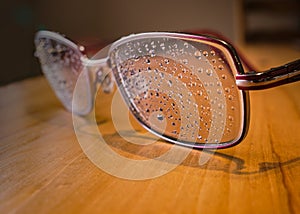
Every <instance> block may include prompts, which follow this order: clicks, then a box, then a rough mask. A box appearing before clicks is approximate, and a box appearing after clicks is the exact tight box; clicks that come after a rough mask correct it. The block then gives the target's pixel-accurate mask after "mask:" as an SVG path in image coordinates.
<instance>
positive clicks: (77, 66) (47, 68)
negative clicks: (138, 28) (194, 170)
mask: <svg viewBox="0 0 300 214" xmlns="http://www.w3.org/2000/svg"><path fill="white" fill-rule="evenodd" d="M35 45H36V56H37V57H38V58H39V60H40V63H41V67H42V71H43V73H44V75H45V76H46V78H47V79H48V81H49V83H50V85H51V87H52V88H53V90H54V91H55V93H56V95H57V97H58V98H59V99H60V101H61V102H62V103H63V105H64V106H65V108H66V109H67V110H69V111H73V112H74V113H75V114H78V115H86V114H88V113H89V112H90V111H91V110H92V108H93V99H94V98H93V97H94V96H93V95H94V94H95V93H96V90H95V85H96V84H100V85H101V87H102V89H103V90H104V91H105V92H111V91H112V90H113V83H114V82H116V85H117V87H118V89H119V91H120V92H121V95H122V97H123V99H124V100H125V102H126V104H127V106H128V108H129V109H130V111H131V113H132V114H133V116H134V117H135V118H136V119H137V120H138V121H139V122H140V124H141V125H142V126H143V127H144V128H145V129H147V130H148V131H150V132H152V133H154V134H156V135H158V136H159V137H161V138H163V139H164V140H166V141H168V142H172V143H176V144H179V145H183V146H188V147H194V148H210V149H219V148H228V147H231V146H234V145H236V144H238V143H239V142H241V141H242V139H243V138H244V137H245V135H246V133H247V130H248V124H249V99H248V93H247V90H253V89H266V88H269V87H274V86H278V85H282V84H286V83H290V82H294V81H298V80H300V60H296V61H294V62H291V63H288V64H286V65H283V66H280V67H276V68H272V69H270V70H267V71H264V72H256V71H251V72H249V73H245V72H244V70H243V66H242V63H241V60H240V58H239V56H238V54H237V52H236V50H235V49H234V48H233V47H232V46H231V45H230V44H229V43H227V42H225V41H223V40H221V39H218V38H214V37H210V36H205V35H191V34H180V33H163V32H158V33H141V34H133V35H130V36H127V37H123V38H121V39H120V40H117V41H116V42H114V43H112V44H111V45H110V46H109V48H108V51H107V55H106V56H104V57H103V58H100V59H89V58H88V57H87V55H86V53H85V49H84V47H83V46H79V45H76V44H75V43H74V42H72V41H71V40H69V39H67V38H66V37H64V36H62V35H60V34H57V33H54V32H50V31H39V32H38V33H37V34H36V37H35ZM80 74H81V75H84V80H83V82H81V83H78V81H77V80H78V76H79V75H80ZM76 84H80V85H81V86H80V91H81V95H80V99H81V101H80V102H79V104H78V105H76V104H75V105H73V109H72V99H73V92H74V87H75V85H76Z"/></svg>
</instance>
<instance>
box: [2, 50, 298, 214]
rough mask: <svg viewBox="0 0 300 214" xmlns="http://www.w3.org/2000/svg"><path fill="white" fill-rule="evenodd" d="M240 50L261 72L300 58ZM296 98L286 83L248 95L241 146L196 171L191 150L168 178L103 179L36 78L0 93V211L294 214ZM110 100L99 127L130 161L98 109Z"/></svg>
mask: <svg viewBox="0 0 300 214" xmlns="http://www.w3.org/2000/svg"><path fill="white" fill-rule="evenodd" d="M242 49H243V51H244V52H246V51H247V52H248V53H249V55H250V59H252V61H254V64H256V65H257V66H258V67H259V68H260V69H265V68H267V67H268V66H271V65H273V66H277V65H279V64H280V63H285V62H287V61H291V60H294V59H296V58H298V57H299V56H300V54H299V53H300V52H299V51H297V50H293V49H291V48H289V47H286V46H282V47H281V46H280V47H272V46H268V47H266V46H249V47H243V48H242ZM299 91H300V84H299V83H293V84H290V85H286V86H281V87H278V88H274V89H268V90H264V91H255V92H251V93H250V99H251V117H250V119H251V123H250V129H249V133H248V136H247V137H246V139H245V140H244V141H243V142H242V143H241V144H240V145H238V146H236V147H233V148H230V149H225V150H218V151H216V152H215V153H214V155H213V156H211V158H210V159H209V161H208V162H207V163H206V164H204V165H199V164H198V159H199V156H200V155H203V152H201V151H198V150H193V151H192V152H191V153H190V154H189V156H188V157H187V158H186V159H185V160H184V161H183V163H182V164H180V165H179V166H178V167H177V168H175V169H174V170H173V171H171V172H169V173H167V174H166V175H164V176H161V177H158V178H156V179H150V180H144V181H132V180H125V179H120V178H117V177H114V176H112V175H109V174H107V173H105V172H103V171H102V170H100V169H99V168H97V167H96V166H95V165H94V164H93V163H92V162H91V161H90V160H89V159H88V158H87V157H86V155H85V154H84V153H83V152H82V150H81V148H80V146H79V144H78V142H77V139H76V136H75V134H74V130H73V125H72V117H71V114H70V113H68V112H66V111H65V110H64V109H63V107H62V106H61V105H60V103H59V101H58V100H57V99H56V98H55V96H54V94H53V92H52V91H51V89H50V87H49V86H48V84H47V83H46V80H45V79H44V78H43V77H38V78H32V79H28V80H25V81H22V82H18V83H14V84H10V85H7V86H4V87H1V88H0V121H1V129H0V139H1V142H0V172H1V173H0V212H1V213H299V212H300V132H299V130H300V96H299ZM99 99H100V98H99ZM109 99H110V97H109V95H106V96H105V97H102V98H101V100H100V101H99V105H102V107H101V108H103V109H102V110H103V111H101V112H99V113H97V117H99V121H100V124H101V125H100V126H101V127H99V129H101V130H102V131H103V132H104V136H105V137H106V139H107V140H108V141H110V142H111V146H113V147H114V148H115V149H116V151H119V152H120V151H121V152H123V154H124V155H128V157H132V156H130V153H131V152H132V150H130V149H132V148H131V147H129V146H122V142H124V140H123V139H122V138H121V137H120V136H118V135H117V134H116V133H114V132H113V131H111V130H112V127H111V122H110V119H109V117H108V116H107V115H108V112H109V111H110V109H109V107H108V110H107V108H106V109H104V107H103V106H108V104H109ZM100 118H102V119H100ZM125 143H126V142H125ZM164 145H165V146H166V145H168V144H166V143H164V142H162V143H161V146H164ZM133 149H134V148H133ZM156 153H157V151H151V150H147V151H141V152H140V153H139V154H138V155H139V156H140V157H143V158H147V157H148V158H149V157H151V155H155V154H156Z"/></svg>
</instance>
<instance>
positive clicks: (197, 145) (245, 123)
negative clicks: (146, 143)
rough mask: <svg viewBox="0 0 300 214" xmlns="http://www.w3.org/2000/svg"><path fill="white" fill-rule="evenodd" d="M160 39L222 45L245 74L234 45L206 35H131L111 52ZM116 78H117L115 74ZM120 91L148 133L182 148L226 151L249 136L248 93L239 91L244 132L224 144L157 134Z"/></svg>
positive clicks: (154, 33) (117, 44)
mask: <svg viewBox="0 0 300 214" xmlns="http://www.w3.org/2000/svg"><path fill="white" fill-rule="evenodd" d="M158 37H160V38H161V37H169V38H172V37H173V38H176V39H189V40H190V39H193V40H197V41H198V42H201V41H208V42H211V43H216V44H218V45H221V46H222V47H223V48H225V49H226V50H227V51H228V53H229V55H230V57H231V59H232V60H233V65H234V66H235V69H236V72H237V74H244V69H243V67H242V64H241V61H240V59H239V56H238V55H237V52H236V50H235V49H234V47H233V46H232V45H230V44H229V43H227V42H225V41H223V40H221V39H218V38H215V37H211V36H206V35H191V34H183V33H170V32H147V33H139V34H131V35H129V36H126V37H122V38H121V39H119V40H117V41H115V42H114V43H113V44H112V45H111V47H110V50H109V52H111V51H112V50H114V49H115V48H118V46H119V45H122V44H126V43H127V42H131V41H134V40H139V39H148V38H158ZM114 76H116V75H115V74H114ZM118 90H119V91H120V93H121V94H122V98H123V99H124V101H125V102H126V103H127V105H128V108H129V109H130V110H131V111H132V113H133V114H134V115H135V118H136V119H137V120H138V122H139V123H140V124H141V125H142V126H143V128H145V129H146V130H147V131H149V132H151V133H153V134H155V135H157V136H159V137H160V138H162V139H164V140H166V141H168V142H171V143H175V144H179V145H181V146H185V147H193V148H198V149H222V148H223V149H224V148H229V147H232V146H235V145H237V144H239V143H240V142H241V141H242V140H243V139H244V138H245V136H246V135H247V132H248V129H249V116H250V115H249V114H250V111H249V95H248V92H247V91H243V90H239V89H238V90H239V91H240V92H241V99H242V101H241V102H242V105H243V109H242V111H243V115H242V116H243V117H242V120H243V121H242V125H241V127H242V130H241V131H240V135H239V136H238V137H237V138H236V139H235V140H234V141H229V142H223V143H191V142H185V141H179V140H178V139H172V138H171V137H169V136H165V135H163V134H161V133H159V132H156V131H155V130H153V129H151V127H149V126H147V125H146V124H145V123H144V122H143V121H142V120H141V118H139V117H138V116H136V115H138V114H136V110H135V108H134V106H133V105H132V104H131V102H130V101H129V99H128V98H127V95H126V93H125V92H124V91H122V90H121V88H119V87H118Z"/></svg>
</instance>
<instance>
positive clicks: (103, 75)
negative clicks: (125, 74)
mask: <svg viewBox="0 0 300 214" xmlns="http://www.w3.org/2000/svg"><path fill="white" fill-rule="evenodd" d="M82 62H83V65H84V66H85V67H86V68H87V70H88V72H89V73H90V76H91V77H92V78H91V80H92V84H93V85H94V86H95V87H97V85H98V86H101V88H102V90H103V92H105V93H111V92H112V91H113V85H114V78H113V75H112V71H111V68H110V66H109V59H108V58H103V59H96V60H92V59H87V58H84V59H82Z"/></svg>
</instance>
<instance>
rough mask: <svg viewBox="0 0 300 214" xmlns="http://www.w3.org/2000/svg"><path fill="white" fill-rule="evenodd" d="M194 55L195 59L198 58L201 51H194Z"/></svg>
mask: <svg viewBox="0 0 300 214" xmlns="http://www.w3.org/2000/svg"><path fill="white" fill-rule="evenodd" d="M194 56H195V57H196V58H197V59H200V58H201V52H200V51H195V53H194Z"/></svg>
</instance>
